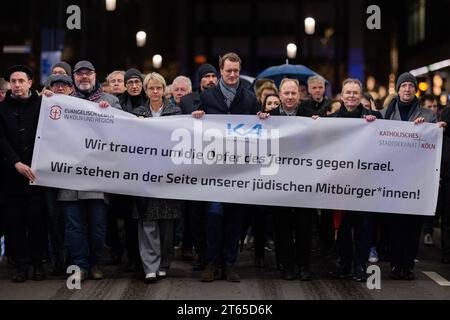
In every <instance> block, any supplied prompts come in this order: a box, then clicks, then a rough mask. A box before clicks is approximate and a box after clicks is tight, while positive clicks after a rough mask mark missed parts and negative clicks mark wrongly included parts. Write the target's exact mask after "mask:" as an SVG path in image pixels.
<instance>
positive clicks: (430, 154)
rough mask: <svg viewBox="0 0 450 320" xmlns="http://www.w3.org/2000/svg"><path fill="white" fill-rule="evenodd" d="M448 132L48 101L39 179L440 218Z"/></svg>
mask: <svg viewBox="0 0 450 320" xmlns="http://www.w3.org/2000/svg"><path fill="white" fill-rule="evenodd" d="M441 145H442V129H438V128H437V126H436V125H435V124H422V125H414V124H413V123H411V122H399V121H385V120H376V121H374V122H372V123H368V122H366V121H365V120H363V119H330V118H321V119H318V120H312V119H309V118H303V117H274V116H273V117H270V118H269V119H266V120H260V119H258V117H257V116H238V115H206V116H205V117H204V118H202V119H194V118H192V117H191V116H189V115H186V116H170V117H159V118H147V119H143V118H137V117H135V116H133V115H131V114H128V113H126V112H123V111H119V110H115V109H113V108H108V109H100V108H99V106H98V104H95V103H91V102H88V101H85V100H81V99H77V98H73V97H67V96H61V95H55V96H53V97H52V98H45V97H44V98H43V100H42V107H41V114H40V118H39V126H38V131H37V137H36V145H35V150H34V155H33V163H32V168H33V170H35V172H36V175H37V181H36V184H38V185H42V186H51V187H59V188H66V189H75V190H84V191H105V192H110V193H120V194H130V195H138V196H151V197H161V198H171V199H188V200H204V201H220V202H232V203H245V204H261V205H276V206H292V207H310V208H328V209H343V210H357V211H373V212H391V213H406V214H420V215H433V214H434V212H435V209H436V202H437V194H438V187H439V171H440V155H441Z"/></svg>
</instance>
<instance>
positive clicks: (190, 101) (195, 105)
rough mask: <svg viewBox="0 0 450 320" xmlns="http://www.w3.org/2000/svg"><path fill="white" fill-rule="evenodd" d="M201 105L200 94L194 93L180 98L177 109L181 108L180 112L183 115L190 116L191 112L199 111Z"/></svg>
mask: <svg viewBox="0 0 450 320" xmlns="http://www.w3.org/2000/svg"><path fill="white" fill-rule="evenodd" d="M201 103H202V102H201V100H200V93H199V92H198V91H195V92H192V93H190V94H187V95H185V96H184V97H181V100H180V104H179V107H180V108H181V112H183V114H191V113H192V112H194V111H197V110H199V109H200V106H201Z"/></svg>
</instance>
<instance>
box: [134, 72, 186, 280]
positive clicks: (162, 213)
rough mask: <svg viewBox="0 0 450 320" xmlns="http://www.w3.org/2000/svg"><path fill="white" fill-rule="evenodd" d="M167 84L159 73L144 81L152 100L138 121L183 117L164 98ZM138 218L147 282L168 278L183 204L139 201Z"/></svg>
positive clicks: (155, 200)
mask: <svg viewBox="0 0 450 320" xmlns="http://www.w3.org/2000/svg"><path fill="white" fill-rule="evenodd" d="M165 89H166V81H165V80H164V78H163V77H162V76H161V75H160V74H158V73H155V72H153V73H150V74H148V75H147V76H146V77H145V79H144V90H145V93H146V94H147V96H148V98H149V102H148V104H147V105H145V106H141V107H139V108H136V109H135V110H134V111H133V113H134V114H135V115H137V116H138V117H145V118H147V117H160V116H161V117H163V116H171V115H177V114H181V109H180V108H179V107H177V106H173V105H171V104H170V103H169V102H168V101H166V100H165V98H164V90H165ZM135 204H136V213H137V215H138V219H139V220H138V236H139V252H140V255H141V259H142V264H143V267H144V271H145V282H146V283H152V282H155V281H156V280H157V279H158V278H165V277H166V274H167V270H168V269H169V267H170V262H171V260H172V257H173V253H174V252H173V250H174V249H173V238H174V237H173V233H174V221H175V219H176V218H179V217H180V216H181V210H182V207H181V206H182V201H178V200H169V199H159V198H142V197H136V199H135Z"/></svg>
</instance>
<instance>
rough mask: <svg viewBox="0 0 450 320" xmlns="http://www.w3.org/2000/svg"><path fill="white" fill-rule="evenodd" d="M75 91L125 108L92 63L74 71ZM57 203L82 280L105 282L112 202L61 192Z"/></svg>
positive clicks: (92, 195) (105, 104) (81, 64)
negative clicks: (107, 90) (104, 88)
mask: <svg viewBox="0 0 450 320" xmlns="http://www.w3.org/2000/svg"><path fill="white" fill-rule="evenodd" d="M74 82H75V88H74V89H75V90H74V92H73V94H72V96H74V97H77V98H80V99H85V100H89V101H92V102H97V103H98V104H99V105H100V107H102V108H106V107H109V106H112V107H114V108H117V109H122V108H121V107H120V104H119V100H118V99H117V98H116V97H114V96H112V95H110V94H108V93H104V92H102V89H101V86H100V83H99V82H98V81H97V79H96V73H95V68H94V66H93V65H92V63H90V62H89V61H80V62H78V63H77V64H76V65H75V68H74ZM58 201H61V203H62V210H63V212H64V215H65V217H66V220H65V221H66V230H65V234H66V243H67V247H68V250H69V254H70V256H71V258H72V260H73V263H74V264H75V265H77V266H78V267H80V269H81V273H80V274H79V276H80V279H79V280H80V281H83V280H84V279H85V278H86V277H87V274H88V272H89V271H90V275H91V278H92V279H95V280H100V279H103V272H102V271H101V268H100V262H101V260H102V253H103V250H104V245H105V233H106V215H107V212H108V204H109V199H108V196H107V195H106V194H105V193H103V192H94V191H76V190H60V191H59V193H58Z"/></svg>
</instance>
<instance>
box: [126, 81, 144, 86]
mask: <svg viewBox="0 0 450 320" xmlns="http://www.w3.org/2000/svg"><path fill="white" fill-rule="evenodd" d="M127 86H130V87H132V86H142V81H141V80H128V81H127Z"/></svg>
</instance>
